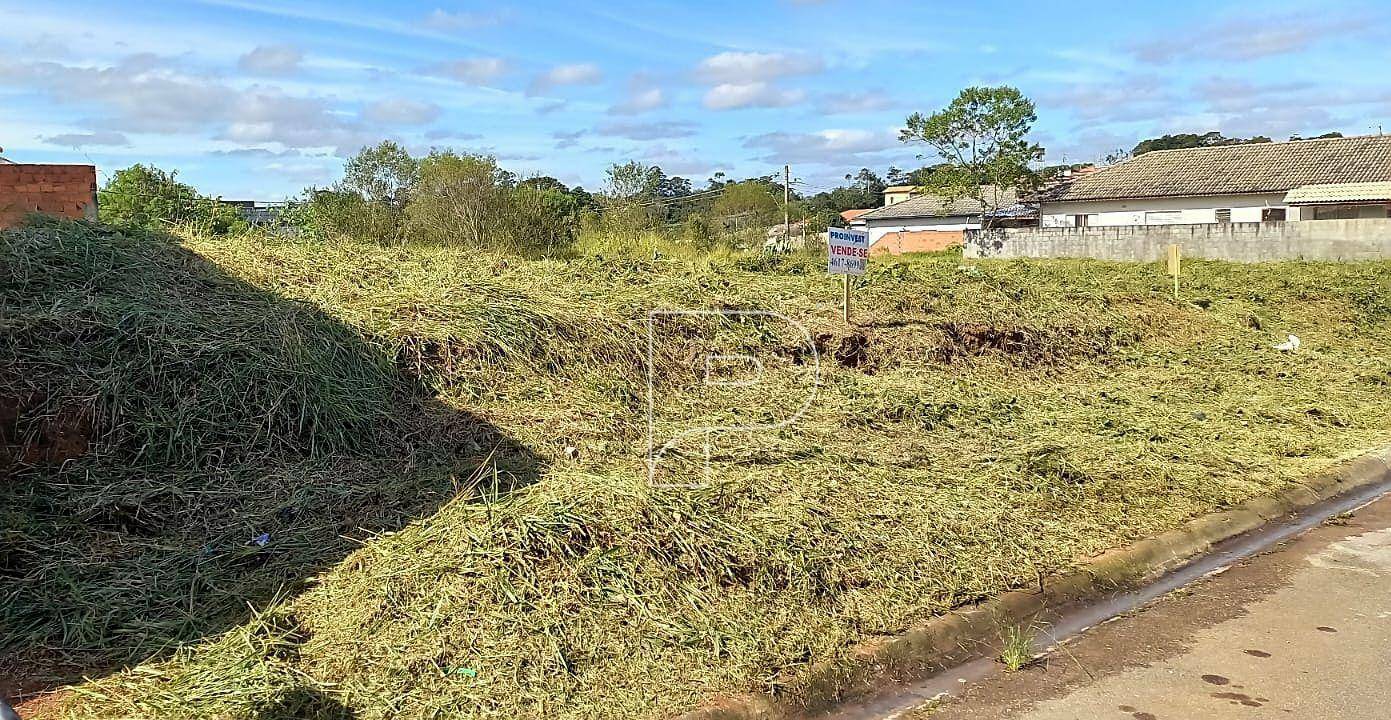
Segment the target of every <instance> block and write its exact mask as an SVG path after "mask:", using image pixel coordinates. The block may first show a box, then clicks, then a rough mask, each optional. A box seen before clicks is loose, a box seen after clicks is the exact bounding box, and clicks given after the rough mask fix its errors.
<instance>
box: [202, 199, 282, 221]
mask: <svg viewBox="0 0 1391 720" xmlns="http://www.w3.org/2000/svg"><path fill="white" fill-rule="evenodd" d="M218 202H220V203H222V204H224V205H231V206H232V207H234V208H236V210H237V213H238V214H240V215H241V216H242V219H243V220H246V221H247V222H248V223H250V224H252V225H270V224H272V223H274V222H275V221H276V216H277V215H279V214H280V211H281V210H284V209H285V208H286V206H288V205H289V203H286V202H264V201H261V200H222V199H221V198H219V199H218Z"/></svg>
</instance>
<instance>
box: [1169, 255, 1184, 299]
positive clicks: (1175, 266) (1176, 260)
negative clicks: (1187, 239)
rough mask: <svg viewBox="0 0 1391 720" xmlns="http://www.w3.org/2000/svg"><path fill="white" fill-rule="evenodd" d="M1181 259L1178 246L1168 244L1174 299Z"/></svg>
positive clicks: (1175, 297)
mask: <svg viewBox="0 0 1391 720" xmlns="http://www.w3.org/2000/svg"><path fill="white" fill-rule="evenodd" d="M1182 263H1183V260H1182V258H1181V256H1180V251H1179V246H1178V245H1170V246H1169V274H1170V275H1173V276H1174V299H1175V300H1177V299H1178V277H1179V273H1180V271H1181V269H1182V268H1181V265H1182Z"/></svg>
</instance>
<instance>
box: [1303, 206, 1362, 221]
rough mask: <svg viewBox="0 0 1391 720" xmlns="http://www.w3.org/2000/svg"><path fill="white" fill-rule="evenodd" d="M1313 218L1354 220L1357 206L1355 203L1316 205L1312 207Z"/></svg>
mask: <svg viewBox="0 0 1391 720" xmlns="http://www.w3.org/2000/svg"><path fill="white" fill-rule="evenodd" d="M1314 219H1315V220H1356V219H1357V206H1355V205H1316V206H1315V207H1314Z"/></svg>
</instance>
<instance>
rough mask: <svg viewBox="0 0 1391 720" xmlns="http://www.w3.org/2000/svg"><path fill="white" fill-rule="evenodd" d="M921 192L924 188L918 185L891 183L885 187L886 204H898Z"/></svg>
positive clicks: (886, 205)
mask: <svg viewBox="0 0 1391 720" xmlns="http://www.w3.org/2000/svg"><path fill="white" fill-rule="evenodd" d="M921 194H922V189H921V188H919V187H918V186H917V185H890V186H888V187H886V188H884V206H885V207H888V206H889V205H897V204H898V203H901V202H903V201H904V200H907V199H909V198H912V197H915V196H918V195H921Z"/></svg>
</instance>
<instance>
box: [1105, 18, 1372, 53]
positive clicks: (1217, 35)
mask: <svg viewBox="0 0 1391 720" xmlns="http://www.w3.org/2000/svg"><path fill="white" fill-rule="evenodd" d="M1379 25H1381V22H1380V21H1379V20H1378V19H1376V18H1369V17H1363V16H1360V15H1337V14H1332V13H1319V14H1313V13H1293V14H1284V15H1274V16H1266V17H1264V18H1262V19H1261V21H1260V22H1259V23H1252V22H1251V19H1250V18H1248V17H1241V18H1232V19H1229V20H1226V21H1223V22H1219V23H1217V24H1215V25H1213V26H1211V27H1209V28H1206V29H1205V30H1204V31H1203V39H1195V38H1194V37H1193V36H1192V33H1191V32H1187V31H1186V30H1179V31H1172V32H1169V33H1168V34H1166V35H1165V36H1164V37H1159V38H1155V39H1152V40H1147V41H1144V42H1140V43H1136V44H1135V45H1133V46H1132V48H1131V49H1132V52H1133V53H1134V55H1135V57H1136V58H1137V59H1139V60H1141V61H1144V62H1151V63H1164V62H1173V61H1176V60H1226V61H1245V60H1257V59H1260V58H1264V57H1272V56H1276V55H1287V54H1290V53H1296V52H1300V51H1302V50H1306V49H1308V48H1310V47H1312V46H1314V45H1316V44H1318V43H1321V42H1327V41H1329V40H1337V41H1339V42H1346V41H1347V40H1349V39H1351V38H1352V37H1355V36H1357V35H1360V34H1364V33H1367V32H1369V31H1372V30H1375V29H1377V28H1378V26H1379Z"/></svg>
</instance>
